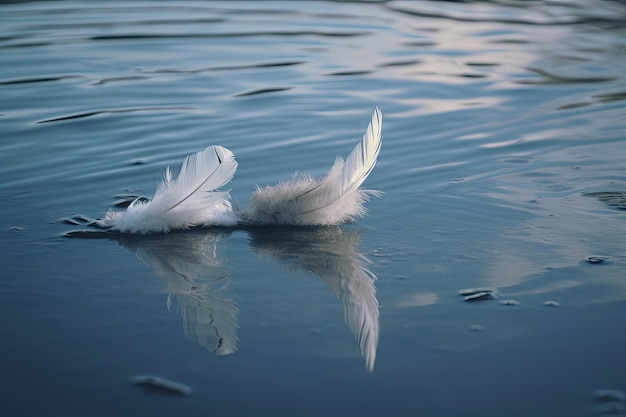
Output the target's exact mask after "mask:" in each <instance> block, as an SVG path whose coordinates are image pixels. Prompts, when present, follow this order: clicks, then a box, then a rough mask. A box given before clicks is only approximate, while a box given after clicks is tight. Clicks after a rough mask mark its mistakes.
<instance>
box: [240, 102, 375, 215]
mask: <svg viewBox="0 0 626 417" xmlns="http://www.w3.org/2000/svg"><path fill="white" fill-rule="evenodd" d="M381 132H382V113H381V112H380V110H379V109H378V108H376V109H375V110H374V113H373V114H372V120H371V122H370V123H369V125H368V127H367V130H366V132H365V134H364V135H363V139H362V140H361V141H360V142H359V143H358V144H357V145H356V146H355V148H354V149H353V150H352V152H351V153H350V155H349V156H348V158H347V159H346V160H345V161H344V160H343V158H341V157H337V159H336V160H335V163H334V165H333V166H332V168H331V169H330V171H328V173H327V174H326V175H325V176H324V177H322V178H321V179H319V180H316V179H314V178H312V177H310V176H306V175H305V176H300V177H294V178H292V180H291V181H287V182H281V183H278V184H276V185H273V186H266V187H264V188H261V187H258V186H257V188H256V190H255V192H254V194H253V195H252V197H250V200H249V202H248V207H247V208H245V209H243V210H242V211H240V212H239V213H238V215H239V220H240V221H241V222H242V223H246V224H255V225H267V224H279V225H301V226H304V225H333V224H341V223H346V222H353V221H354V220H355V218H357V217H363V216H364V215H365V214H366V213H367V210H366V209H365V207H364V203H365V202H367V201H369V198H370V197H371V196H380V195H381V193H380V192H378V191H373V190H363V189H361V188H360V187H361V185H362V184H363V182H364V181H365V179H366V178H367V177H368V175H369V174H370V172H372V169H373V168H374V165H375V164H376V160H377V158H378V155H379V153H380V149H381V145H382V133H381Z"/></svg>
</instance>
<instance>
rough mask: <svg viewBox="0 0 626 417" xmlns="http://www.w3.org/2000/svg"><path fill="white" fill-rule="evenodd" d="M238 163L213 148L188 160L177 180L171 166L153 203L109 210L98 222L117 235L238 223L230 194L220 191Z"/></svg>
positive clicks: (231, 156)
mask: <svg viewBox="0 0 626 417" xmlns="http://www.w3.org/2000/svg"><path fill="white" fill-rule="evenodd" d="M236 169H237V162H236V161H235V157H234V155H233V153H232V152H231V151H229V150H228V149H226V148H223V147H221V146H209V147H208V148H206V149H205V150H204V151H200V152H198V153H196V154H193V155H189V156H188V157H187V158H185V160H184V162H183V164H182V166H181V168H180V173H179V174H178V177H177V178H176V179H175V180H173V179H172V174H171V172H170V169H169V167H168V168H167V170H166V171H165V178H164V179H163V182H161V183H160V184H159V185H158V187H157V191H156V193H155V194H154V197H153V198H152V200H146V199H144V200H141V199H137V200H135V202H133V203H132V204H131V205H130V206H129V207H128V209H127V210H126V211H118V210H113V209H112V210H109V212H108V213H107V214H106V215H105V216H104V218H102V219H101V220H98V221H97V225H98V226H99V227H102V228H106V229H110V230H112V231H117V232H126V233H140V234H146V233H151V232H157V233H162V232H168V231H170V230H173V229H187V228H189V227H191V226H207V225H222V226H232V225H234V224H236V220H235V218H234V215H233V212H232V208H231V205H230V195H229V193H228V191H216V190H217V189H218V188H220V187H222V186H223V185H224V184H226V183H227V182H228V181H230V180H231V178H232V177H233V175H234V174H235V171H236Z"/></svg>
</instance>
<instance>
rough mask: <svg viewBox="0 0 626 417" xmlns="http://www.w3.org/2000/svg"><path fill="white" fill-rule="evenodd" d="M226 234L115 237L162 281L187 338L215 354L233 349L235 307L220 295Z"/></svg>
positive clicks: (225, 272) (226, 274)
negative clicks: (173, 302) (175, 307)
mask: <svg viewBox="0 0 626 417" xmlns="http://www.w3.org/2000/svg"><path fill="white" fill-rule="evenodd" d="M229 235H230V233H229V232H218V231H206V230H203V231H199V230H196V231H193V232H182V233H171V234H168V235H149V236H141V237H124V238H118V239H117V241H118V242H119V243H120V244H121V245H122V246H124V247H126V248H128V249H129V250H131V251H133V252H134V253H135V254H136V255H137V258H139V259H140V260H141V261H142V262H143V263H145V264H146V265H148V266H150V267H151V268H152V269H153V270H154V272H155V273H156V274H157V276H158V277H159V278H160V279H161V280H162V281H163V283H164V284H165V286H166V289H167V292H168V297H167V307H168V309H171V307H172V299H173V298H175V299H176V302H177V304H178V309H179V311H180V314H181V316H182V318H183V329H184V331H185V335H186V336H187V338H188V339H189V340H190V341H192V342H195V343H198V344H199V345H200V346H202V347H204V348H206V349H208V350H210V351H212V352H214V353H215V354H217V355H229V354H232V353H235V352H236V351H237V340H238V339H237V328H238V327H239V326H238V324H237V313H238V312H239V310H238V308H237V305H236V304H235V302H234V301H232V300H230V299H227V298H222V297H223V293H224V291H225V288H226V285H227V284H228V282H229V280H230V274H229V272H228V270H227V269H225V268H224V267H223V263H224V258H223V256H222V255H221V252H222V250H223V247H224V245H223V244H224V242H225V241H226V239H227V238H228V236H229Z"/></svg>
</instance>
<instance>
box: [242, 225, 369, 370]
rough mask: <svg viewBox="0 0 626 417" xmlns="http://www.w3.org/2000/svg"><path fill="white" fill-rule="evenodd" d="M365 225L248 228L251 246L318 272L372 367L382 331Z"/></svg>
mask: <svg viewBox="0 0 626 417" xmlns="http://www.w3.org/2000/svg"><path fill="white" fill-rule="evenodd" d="M363 233H364V230H363V229H361V230H354V229H341V228H339V227H329V228H297V229H294V228H284V229H281V228H276V229H272V231H271V233H268V230H267V229H254V228H253V229H250V230H249V234H250V245H251V246H252V249H253V250H254V251H255V252H257V253H259V254H262V255H269V256H271V257H273V258H275V259H276V260H278V261H281V262H282V261H286V262H287V263H288V265H289V267H293V268H296V269H303V270H306V271H310V272H313V273H314V274H316V275H318V276H319V277H320V278H321V279H322V280H323V281H324V282H325V283H326V284H327V285H328V286H329V287H330V289H331V291H332V292H333V294H335V297H337V299H338V300H339V301H340V302H341V304H342V306H343V312H344V320H345V322H346V324H347V325H348V328H349V329H350V331H351V332H352V334H353V335H354V337H355V338H356V339H357V341H358V343H359V345H360V348H361V354H362V355H363V357H364V358H365V367H366V368H367V370H368V371H369V372H372V371H373V369H374V362H375V361H376V350H377V348H378V336H379V333H380V323H379V312H378V300H377V299H376V287H375V286H374V281H375V280H376V276H375V275H374V274H373V273H372V272H371V271H369V270H368V269H367V264H369V263H370V261H369V260H368V259H367V258H366V257H365V256H364V255H362V254H361V253H359V252H358V245H359V242H360V240H361V236H362V235H363Z"/></svg>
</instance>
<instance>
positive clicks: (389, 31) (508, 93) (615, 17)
mask: <svg viewBox="0 0 626 417" xmlns="http://www.w3.org/2000/svg"><path fill="white" fill-rule="evenodd" d="M0 10H1V11H2V12H1V13H0V27H1V28H2V30H1V31H0V53H1V54H2V69H1V70H0V120H1V121H2V123H0V138H1V140H0V176H1V177H2V178H3V180H2V182H1V183H0V203H1V204H0V219H2V220H1V221H2V227H1V230H2V231H3V232H2V233H1V234H0V248H1V249H2V253H3V254H4V255H3V258H2V259H3V274H2V275H3V277H4V279H5V281H4V283H3V284H4V290H3V291H2V292H0V311H1V314H0V317H3V318H4V321H3V323H2V325H3V326H2V328H3V329H4V332H5V334H4V337H3V342H4V343H3V348H2V353H3V357H5V358H17V359H16V361H11V362H10V363H9V362H8V361H7V360H5V361H4V362H3V366H4V367H5V368H6V369H7V374H11V375H16V379H17V382H16V383H15V384H13V385H11V386H7V387H3V388H6V390H5V391H4V392H7V393H8V394H7V395H4V394H3V400H6V401H8V404H9V405H8V406H9V408H11V407H12V406H13V405H14V404H20V405H21V407H22V410H21V411H22V413H20V414H23V415H28V414H35V413H40V412H41V411H42V410H46V411H47V412H49V410H56V411H59V412H61V411H63V412H64V413H65V414H76V415H78V414H81V415H84V414H90V415H97V414H98V413H95V414H94V412H93V411H94V410H93V406H90V404H98V403H106V404H111V405H102V410H103V411H100V412H101V413H103V414H109V415H113V414H115V415H124V414H125V413H126V414H137V413H134V411H137V410H139V413H140V414H151V415H163V414H166V413H171V411H173V410H175V409H177V407H182V408H184V409H185V411H187V412H194V411H195V412H198V411H202V412H206V411H207V410H213V411H218V414H231V415H250V414H255V413H270V412H272V413H273V414H276V415H280V414H284V415H320V414H323V415H333V414H346V413H347V411H346V410H339V409H338V408H336V407H335V406H334V405H332V404H334V403H337V402H341V403H345V404H349V405H350V407H351V408H350V412H353V413H355V414H358V413H360V414H363V415H368V414H375V413H377V414H381V413H389V411H390V410H392V411H394V412H395V414H398V415H404V414H410V413H413V414H426V415H459V414H472V413H474V414H476V415H478V414H481V415H484V414H487V415H496V414H500V413H501V412H502V411H503V410H506V413H507V414H508V415H543V414H550V415H572V414H590V413H592V412H593V411H594V407H595V405H594V404H593V403H592V401H591V400H590V396H586V395H585V394H584V393H588V392H590V391H591V390H593V389H597V388H603V387H610V386H613V387H617V388H621V389H622V390H623V389H625V387H626V382H625V381H624V376H623V372H621V371H620V369H622V368H623V366H621V365H622V362H623V360H622V359H621V356H622V355H623V354H622V352H623V350H624V347H625V346H626V341H625V340H624V336H623V334H624V332H623V329H622V328H621V327H620V323H622V322H623V314H624V302H625V300H626V285H625V281H624V279H623V276H624V274H623V271H624V263H625V262H626V259H625V258H624V250H623V248H624V247H625V246H626V238H625V237H624V236H625V235H624V233H623V230H626V229H625V226H626V225H625V221H626V220H625V217H624V211H623V210H622V209H621V208H620V206H619V205H615V204H612V205H611V204H607V202H609V203H610V201H609V200H608V199H607V197H606V196H611V195H612V196H615V195H620V194H619V193H621V192H623V191H624V187H625V184H626V171H625V165H624V158H623V156H624V155H626V141H625V140H624V138H625V137H626V124H625V123H624V116H625V104H624V103H625V100H624V99H625V98H626V84H625V83H624V67H625V66H624V64H625V57H626V54H625V53H624V51H626V41H625V39H626V37H625V36H624V27H625V26H624V22H625V21H626V12H625V7H624V4H623V2H620V1H600V0H594V1H586V2H578V1H562V2H548V1H546V2H543V1H536V2H532V3H527V2H500V1H495V2H492V1H489V2H486V1H485V2H452V1H446V2H443V1H442V2H439V1H411V2H405V1H389V2H380V3H378V2H372V3H369V2H364V3H361V2H350V3H343V2H310V3H309V2H293V3H289V2H263V3H240V2H228V3H226V2H225V3H219V2H211V3H196V2H185V3H177V4H176V5H172V4H168V3H151V4H150V5H147V4H146V3H140V2H107V3H106V4H96V3H89V2H61V3H59V2H44V3H37V2H36V3H28V2H26V3H16V4H3V5H2V6H0ZM374 106H379V107H380V108H381V109H382V111H383V113H384V118H385V122H384V130H383V135H384V143H383V149H382V153H381V156H380V158H379V162H378V164H377V166H376V168H375V170H374V171H373V173H372V175H371V176H370V178H369V179H368V181H367V183H366V186H367V187H368V188H372V189H378V190H381V191H383V192H385V195H384V196H383V197H382V198H381V199H375V200H373V201H371V202H370V203H369V204H368V208H369V210H370V214H369V215H368V216H367V217H366V218H364V219H362V220H360V221H359V222H358V223H359V224H358V227H357V228H355V229H352V228H350V227H348V228H343V229H336V230H320V231H308V230H307V231H285V230H280V231H262V230H250V231H240V230H238V231H232V233H231V232H228V233H226V234H224V235H223V234H221V232H217V231H195V232H190V233H180V234H174V235H172V236H167V237H150V238H145V239H120V240H118V241H119V243H121V245H122V246H124V247H125V248H127V249H129V250H130V252H131V253H128V252H127V251H125V250H123V249H121V248H120V247H119V246H118V245H115V244H113V245H112V244H111V242H109V241H108V240H106V239H103V240H95V241H92V240H83V239H62V238H60V237H59V236H60V235H62V234H63V233H64V232H67V231H68V230H71V229H73V227H72V226H69V225H65V224H63V223H62V222H61V221H59V219H62V218H67V217H71V216H73V215H76V214H82V215H84V216H86V217H99V216H101V215H102V214H103V213H104V212H106V210H107V208H108V206H109V204H110V203H111V197H112V196H113V195H115V194H119V193H124V192H126V193H136V194H144V195H151V193H152V192H153V191H154V186H155V183H156V181H157V180H158V178H159V176H160V175H161V173H162V172H163V171H164V169H165V167H166V166H167V165H171V166H178V165H179V164H180V161H181V159H182V158H183V157H184V156H185V155H187V154H189V153H192V152H196V151H198V150H200V149H204V148H205V147H206V146H208V145H210V144H218V145H222V146H225V147H227V148H229V149H231V150H233V152H234V153H235V155H236V157H237V160H238V162H239V164H240V165H239V166H240V168H239V170H238V172H237V174H236V176H235V178H234V180H233V182H232V191H231V194H232V195H233V198H234V200H236V201H237V202H239V204H241V205H245V202H246V200H247V198H248V196H249V195H250V193H251V192H252V191H253V189H254V185H255V184H259V185H261V186H262V185H265V184H268V183H275V182H277V181H280V180H283V179H288V178H290V176H291V175H292V173H293V172H295V171H299V172H302V173H304V172H308V173H311V174H312V175H321V174H323V173H324V172H326V171H327V169H328V168H329V167H330V165H331V164H332V161H333V159H334V158H335V156H336V155H338V154H340V155H345V154H346V152H348V151H349V150H350V149H351V147H352V146H353V144H354V143H355V141H356V140H358V138H360V136H361V135H362V129H363V128H364V123H365V121H366V120H367V119H368V116H369V114H370V112H371V110H372V109H373V108H374ZM590 193H591V194H590ZM361 228H364V229H366V230H367V233H364V232H362V231H360V229H361ZM135 253H136V254H137V255H138V256H140V258H141V259H142V260H143V261H144V262H145V263H147V264H148V265H150V266H151V269H150V270H146V269H145V267H143V266H142V265H141V264H140V263H139V262H137V260H136V259H135V257H134V255H133V254H135ZM594 255H597V256H607V257H609V258H610V261H609V262H606V263H605V264H590V263H589V262H588V261H587V258H588V257H589V256H594ZM366 259H368V260H369V261H371V263H367V262H366ZM275 261H276V262H275ZM303 271H310V272H312V273H313V276H314V278H315V279H313V280H310V279H309V278H310V275H311V273H310V272H303ZM367 271H371V274H372V275H370V272H367ZM373 274H375V275H376V276H377V277H378V279H377V280H376V281H375V282H374V281H373V280H372V277H373ZM154 275H156V276H158V277H159V278H160V279H161V281H162V283H161V284H159V283H158V282H157V281H156V280H154V279H152V278H153V277H154ZM6 277H10V278H6ZM16 277H18V278H16ZM143 278H147V279H145V280H144V279H143ZM319 278H321V280H320V279H319ZM374 284H375V286H376V287H374ZM159 285H160V287H159ZM480 286H489V287H496V288H498V289H499V290H500V293H501V294H502V298H505V297H506V298H511V299H515V300H516V301H519V305H517V306H514V307H511V306H506V307H505V306H501V305H500V304H499V300H492V301H488V302H483V303H476V304H471V303H464V302H463V301H461V299H459V297H458V296H457V295H456V292H457V291H458V290H459V289H462V288H468V287H480ZM329 289H330V290H331V291H328V290H329ZM155 292H156V293H157V294H156V295H155V294H154V293H155ZM163 293H165V294H163ZM167 294H169V298H168V296H167ZM164 299H169V300H170V302H171V305H170V307H171V309H172V310H174V309H176V310H177V311H178V312H179V314H180V315H181V316H182V319H183V330H184V332H185V333H186V335H187V337H188V338H189V339H190V340H191V341H192V342H193V343H188V342H187V340H185V337H184V336H183V335H182V334H181V331H180V318H179V317H177V316H176V315H174V314H170V313H168V311H167V308H166V306H165V305H164ZM174 299H175V300H176V302H173V301H174ZM337 300H339V302H337ZM549 300H555V301H558V302H559V304H560V306H561V307H559V308H556V309H547V308H545V307H544V306H543V302H545V301H549ZM378 303H380V305H378ZM217 312H219V314H218V315H216V314H217ZM218 317H219V319H217V318H218ZM344 320H345V323H344ZM346 324H347V327H348V329H349V331H346ZM472 325H477V326H476V327H472ZM480 326H482V327H480ZM470 328H472V329H478V328H484V331H480V332H476V331H468V329H470ZM350 332H351V333H352V334H353V335H350ZM218 335H219V336H218ZM583 335H584V336H583ZM379 338H380V343H374V342H375V341H376V342H377V341H378V339H379ZM355 339H356V342H355ZM320 340H322V341H320ZM546 340H550V341H551V342H550V343H552V344H551V345H547V344H546ZM42 342H43V343H42ZM202 347H204V348H202ZM205 348H206V349H205ZM207 349H208V350H209V351H217V353H234V354H232V355H222V356H215V355H212V354H210V353H208V352H207ZM563 352H566V354H564V353H563ZM374 357H375V358H376V366H375V370H374V372H373V373H372V374H371V375H370V374H369V373H367V372H364V371H363V368H364V367H363V361H365V363H366V366H365V367H366V368H371V367H372V366H373V363H374ZM94 358H98V360H94ZM32 363H34V364H35V365H30V364H32ZM24 369H25V370H26V371H22V372H19V370H24ZM152 371H154V372H157V373H164V374H165V376H169V377H172V378H174V379H177V378H180V379H182V382H185V383H189V384H191V385H192V388H193V389H194V392H195V390H198V391H200V392H202V390H205V391H204V392H203V394H204V393H207V391H210V394H212V395H206V396H204V395H194V394H192V395H191V396H190V397H189V398H186V399H185V400H184V403H176V404H175V405H173V404H171V403H166V402H161V400H162V399H161V398H158V397H153V396H147V397H146V396H144V395H142V394H143V393H141V392H136V391H133V390H132V389H129V388H128V387H127V386H125V385H123V384H124V382H125V381H126V378H127V377H129V376H131V375H132V374H134V373H143V372H152ZM574 373H575V374H574ZM476 375H479V376H481V378H480V379H479V381H477V379H476ZM507 375H509V376H510V375H512V376H511V377H510V378H506V377H505V376H507ZM537 375H542V378H541V380H539V381H538V380H537V378H536V376H537ZM120 381H124V382H122V383H120ZM120 384H121V385H120ZM337 385H340V386H341V387H342V388H343V391H342V394H341V395H339V394H337V392H336V390H334V389H333V387H336V386H337ZM555 387H558V389H556V388H555ZM76 389H79V390H81V396H80V397H81V398H82V400H81V399H76V401H73V402H72V401H70V402H63V401H61V400H59V399H58V398H67V397H68V393H74V392H75V390H76ZM521 391H523V393H524V395H520V392H521ZM556 391H558V392H556ZM383 394H384V395H383ZM312 396H315V397H316V398H321V399H322V400H319V401H318V400H316V401H313V400H311V398H312ZM76 397H77V396H75V395H73V394H72V398H76ZM416 397H417V398H416ZM33 398H35V399H40V400H41V401H33ZM242 398H247V399H252V400H253V403H252V405H249V403H248V402H247V401H242ZM450 398H454V399H455V400H451V399H450ZM9 400H11V401H9ZM164 401H166V400H164ZM120 403H124V404H129V406H128V408H124V411H120V406H119V405H117V406H116V405H113V404H120ZM24 404H26V405H24ZM246 404H248V405H246ZM303 404H304V406H303ZM484 404H489V405H490V406H491V408H488V409H487V408H485V407H484ZM24 407H26V408H24ZM251 410H254V413H253V412H252V411H251ZM581 410H583V411H582V412H581Z"/></svg>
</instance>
